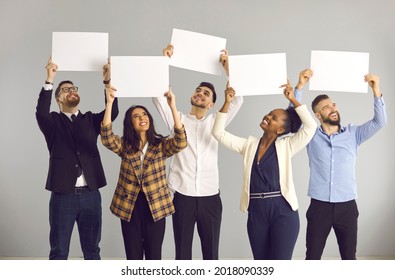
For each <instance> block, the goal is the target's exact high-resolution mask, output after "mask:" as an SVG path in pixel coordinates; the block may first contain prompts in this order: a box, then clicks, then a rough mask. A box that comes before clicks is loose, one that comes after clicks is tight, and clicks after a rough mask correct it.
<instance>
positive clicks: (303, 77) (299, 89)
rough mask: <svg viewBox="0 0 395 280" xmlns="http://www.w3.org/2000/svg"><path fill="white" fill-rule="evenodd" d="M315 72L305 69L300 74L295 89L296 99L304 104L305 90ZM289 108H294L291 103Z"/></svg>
mask: <svg viewBox="0 0 395 280" xmlns="http://www.w3.org/2000/svg"><path fill="white" fill-rule="evenodd" d="M313 74H314V73H313V70H311V69H305V70H302V71H300V72H299V80H298V83H297V84H296V87H295V92H294V94H295V98H296V99H297V100H298V101H299V102H300V103H302V96H303V88H304V86H305V85H306V84H307V83H308V82H309V81H310V78H311V77H312V76H313ZM288 106H289V107H293V104H292V103H291V102H290V103H289V105H288Z"/></svg>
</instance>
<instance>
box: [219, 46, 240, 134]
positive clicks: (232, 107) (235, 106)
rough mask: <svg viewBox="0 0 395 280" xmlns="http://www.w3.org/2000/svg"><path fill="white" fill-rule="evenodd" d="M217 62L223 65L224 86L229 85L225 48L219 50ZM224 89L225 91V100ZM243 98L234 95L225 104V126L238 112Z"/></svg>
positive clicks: (226, 51) (227, 56) (227, 58)
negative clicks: (225, 82)
mask: <svg viewBox="0 0 395 280" xmlns="http://www.w3.org/2000/svg"><path fill="white" fill-rule="evenodd" d="M219 62H220V63H221V64H222V67H224V70H225V73H226V77H227V84H226V87H228V86H229V52H228V50H227V49H224V50H221V54H220V57H219ZM226 98H227V97H226V91H225V100H226ZM243 102H244V99H243V97H242V96H236V97H235V98H232V100H231V102H230V103H229V104H227V115H226V122H225V127H226V126H228V124H229V123H230V122H231V121H232V120H233V118H234V117H235V116H236V114H237V112H239V110H240V108H241V105H242V104H243Z"/></svg>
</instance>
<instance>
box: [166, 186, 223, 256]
mask: <svg viewBox="0 0 395 280" xmlns="http://www.w3.org/2000/svg"><path fill="white" fill-rule="evenodd" d="M173 204H174V207H175V209H176V212H175V213H174V214H173V231H174V241H175V247H176V260H191V259H192V241H193V233H194V230H195V224H197V230H198V234H199V237H200V242H201V248H202V255H203V259H204V260H218V248H219V235H220V227H221V219H222V202H221V198H220V196H219V194H216V195H213V196H203V197H192V196H186V195H182V194H180V193H178V192H176V193H175V194H174V199H173Z"/></svg>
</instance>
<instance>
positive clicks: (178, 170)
mask: <svg viewBox="0 0 395 280" xmlns="http://www.w3.org/2000/svg"><path fill="white" fill-rule="evenodd" d="M163 54H164V55H167V56H169V57H171V55H172V54H173V46H172V45H168V46H167V48H165V49H164V50H163ZM220 62H221V63H222V65H223V66H224V68H225V71H226V72H227V74H228V53H227V51H226V50H223V53H222V54H221V57H220ZM216 98H217V97H216V92H215V88H214V86H213V85H212V84H211V83H208V82H202V83H200V84H199V86H198V87H197V88H196V89H195V91H194V93H193V94H192V97H191V105H192V107H191V110H190V112H189V114H184V113H181V112H180V115H181V120H182V123H183V124H184V126H185V129H186V132H187V141H188V145H187V147H186V148H185V149H184V150H183V151H181V152H180V153H178V154H176V155H174V156H173V157H172V159H171V162H170V168H169V178H168V183H169V185H170V187H171V189H172V190H173V191H174V199H173V203H174V206H175V209H176V212H175V213H174V214H173V231H174V240H175V247H176V259H177V260H190V259H192V241H193V233H194V229H195V224H197V230H198V233H199V237H200V241H201V248H202V256H203V259H205V260H217V259H218V248H219V236H220V227H221V218H222V203H221V198H220V194H219V175H218V164H217V162H218V142H217V140H215V138H214V137H213V136H212V135H211V130H212V127H213V124H214V119H215V114H207V113H208V111H209V110H210V109H211V108H213V107H214V104H215V101H216ZM153 102H154V104H155V106H156V108H157V109H158V111H159V113H160V115H161V116H162V118H163V120H164V121H165V123H166V125H167V127H168V128H169V130H171V129H172V128H173V118H172V115H171V112H170V110H169V106H168V105H167V103H166V98H165V97H157V98H154V99H153ZM242 103H243V98H242V97H241V96H239V97H236V98H234V99H233V101H232V103H231V106H230V108H229V113H228V118H227V122H226V124H229V123H230V121H231V120H232V119H233V117H234V116H235V115H236V113H237V112H238V110H239V109H240V107H241V105H242Z"/></svg>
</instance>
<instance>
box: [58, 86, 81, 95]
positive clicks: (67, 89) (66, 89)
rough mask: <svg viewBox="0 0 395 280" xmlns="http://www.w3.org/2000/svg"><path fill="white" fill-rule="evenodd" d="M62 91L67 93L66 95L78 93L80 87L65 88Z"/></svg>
mask: <svg viewBox="0 0 395 280" xmlns="http://www.w3.org/2000/svg"><path fill="white" fill-rule="evenodd" d="M61 91H62V92H66V93H68V92H71V91H73V92H76V91H78V87H75V86H73V87H64V88H62V89H61Z"/></svg>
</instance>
